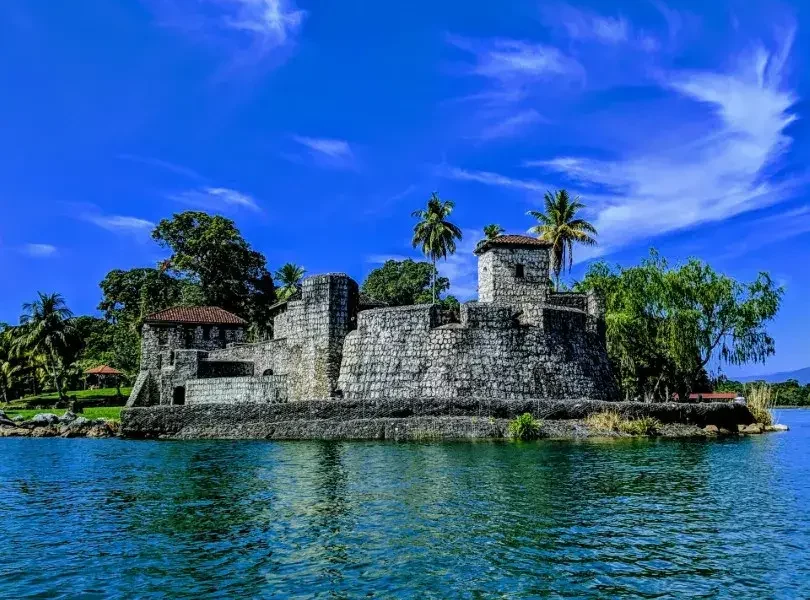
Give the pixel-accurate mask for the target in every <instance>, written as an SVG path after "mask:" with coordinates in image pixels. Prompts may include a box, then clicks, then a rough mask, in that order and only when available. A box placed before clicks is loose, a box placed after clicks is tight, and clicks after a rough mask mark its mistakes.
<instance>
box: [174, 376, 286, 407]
mask: <svg viewBox="0 0 810 600" xmlns="http://www.w3.org/2000/svg"><path fill="white" fill-rule="evenodd" d="M286 388H287V385H286V382H285V381H284V376H283V375H273V376H265V377H223V378H218V379H196V380H189V381H187V382H186V405H192V404H212V403H227V404H234V403H241V402H249V403H250V402H252V403H266V402H286V401H287V393H286Z"/></svg>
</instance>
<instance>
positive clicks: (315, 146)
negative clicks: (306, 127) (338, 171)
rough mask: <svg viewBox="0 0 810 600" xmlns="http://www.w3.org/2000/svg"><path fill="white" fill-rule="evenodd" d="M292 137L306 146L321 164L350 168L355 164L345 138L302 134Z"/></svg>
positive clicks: (352, 153) (350, 148)
mask: <svg viewBox="0 0 810 600" xmlns="http://www.w3.org/2000/svg"><path fill="white" fill-rule="evenodd" d="M292 139H293V140H294V141H295V142H296V143H298V144H300V145H302V146H304V147H305V148H307V150H308V151H309V154H310V156H312V157H313V158H315V159H316V161H317V163H318V164H320V165H321V166H326V167H333V168H344V169H345V168H352V167H354V166H355V164H356V161H355V156H354V152H353V151H352V147H351V146H350V145H349V142H347V141H346V140H339V139H332V138H315V137H307V136H303V135H294V136H292Z"/></svg>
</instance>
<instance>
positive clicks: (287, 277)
mask: <svg viewBox="0 0 810 600" xmlns="http://www.w3.org/2000/svg"><path fill="white" fill-rule="evenodd" d="M304 273H306V270H305V269H304V268H303V267H299V266H298V265H295V264H293V263H287V264H286V265H284V266H282V267H281V268H280V269H279V270H278V271H276V272H275V275H274V278H275V280H276V282H277V283H278V284H279V285H280V286H281V292H280V294H279V295H280V296H281V298H282V299H284V298H289V297H290V296H292V295H293V293H294V292H295V291H296V290H297V289H298V286H299V285H301V280H302V279H303V278H304Z"/></svg>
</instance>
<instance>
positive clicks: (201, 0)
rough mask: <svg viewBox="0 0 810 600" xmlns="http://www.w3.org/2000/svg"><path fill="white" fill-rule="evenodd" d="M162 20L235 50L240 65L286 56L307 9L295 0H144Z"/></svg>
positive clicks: (165, 23)
mask: <svg viewBox="0 0 810 600" xmlns="http://www.w3.org/2000/svg"><path fill="white" fill-rule="evenodd" d="M143 1H144V2H146V3H148V4H149V5H150V6H152V7H153V9H154V11H155V12H156V13H157V15H158V16H159V22H160V23H161V24H162V25H164V26H168V27H172V28H174V29H177V30H180V31H183V32H185V33H186V34H188V35H189V36H191V37H194V38H197V39H199V40H201V41H203V42H206V43H212V44H214V45H216V46H220V47H222V48H224V49H226V50H228V51H229V52H230V53H231V54H233V56H234V59H235V62H236V63H239V64H241V65H243V66H244V65H246V64H252V63H257V62H262V61H264V60H265V59H267V58H283V57H284V55H285V54H288V53H287V52H284V51H285V50H288V49H289V48H291V47H293V46H294V45H295V43H296V41H297V39H298V37H299V35H300V33H301V29H302V27H303V24H304V21H305V20H306V17H307V12H306V11H304V10H301V9H299V8H298V6H297V4H296V2H295V0H143Z"/></svg>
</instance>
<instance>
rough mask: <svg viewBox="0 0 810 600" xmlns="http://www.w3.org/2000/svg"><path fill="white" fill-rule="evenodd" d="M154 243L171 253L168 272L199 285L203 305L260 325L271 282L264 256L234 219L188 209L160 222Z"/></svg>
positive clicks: (268, 302) (271, 298) (271, 294)
mask: <svg viewBox="0 0 810 600" xmlns="http://www.w3.org/2000/svg"><path fill="white" fill-rule="evenodd" d="M152 239H154V240H155V241H156V242H157V243H158V244H160V246H161V247H163V248H166V249H168V250H170V251H171V252H172V255H171V256H170V257H169V259H168V260H167V261H166V262H165V263H164V267H165V268H166V269H167V270H168V272H169V273H170V274H172V275H174V276H175V277H178V278H179V279H181V280H185V281H188V282H192V283H194V284H197V285H199V288H200V289H201V290H202V294H203V298H204V301H205V304H208V305H211V306H219V307H221V308H224V309H225V310H228V311H231V312H233V313H235V314H237V315H240V316H242V317H244V318H246V319H248V320H252V321H254V322H262V320H261V317H263V315H264V310H265V309H266V308H267V307H268V306H270V305H271V304H272V303H273V302H274V301H275V289H274V286H273V278H272V277H271V276H270V274H269V273H268V271H267V268H266V266H265V258H264V256H263V255H262V254H261V253H260V252H257V251H256V250H253V249H252V248H251V247H250V244H248V243H247V242H246V241H245V239H244V238H243V237H242V234H241V233H240V232H239V230H238V229H237V228H236V226H235V225H234V223H233V221H231V220H230V219H226V218H225V217H222V216H219V215H209V214H207V213H204V212H198V211H186V212H182V213H178V214H176V215H174V216H173V217H172V218H171V219H163V220H162V221H160V223H158V225H157V227H155V230H154V231H153V232H152Z"/></svg>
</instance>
